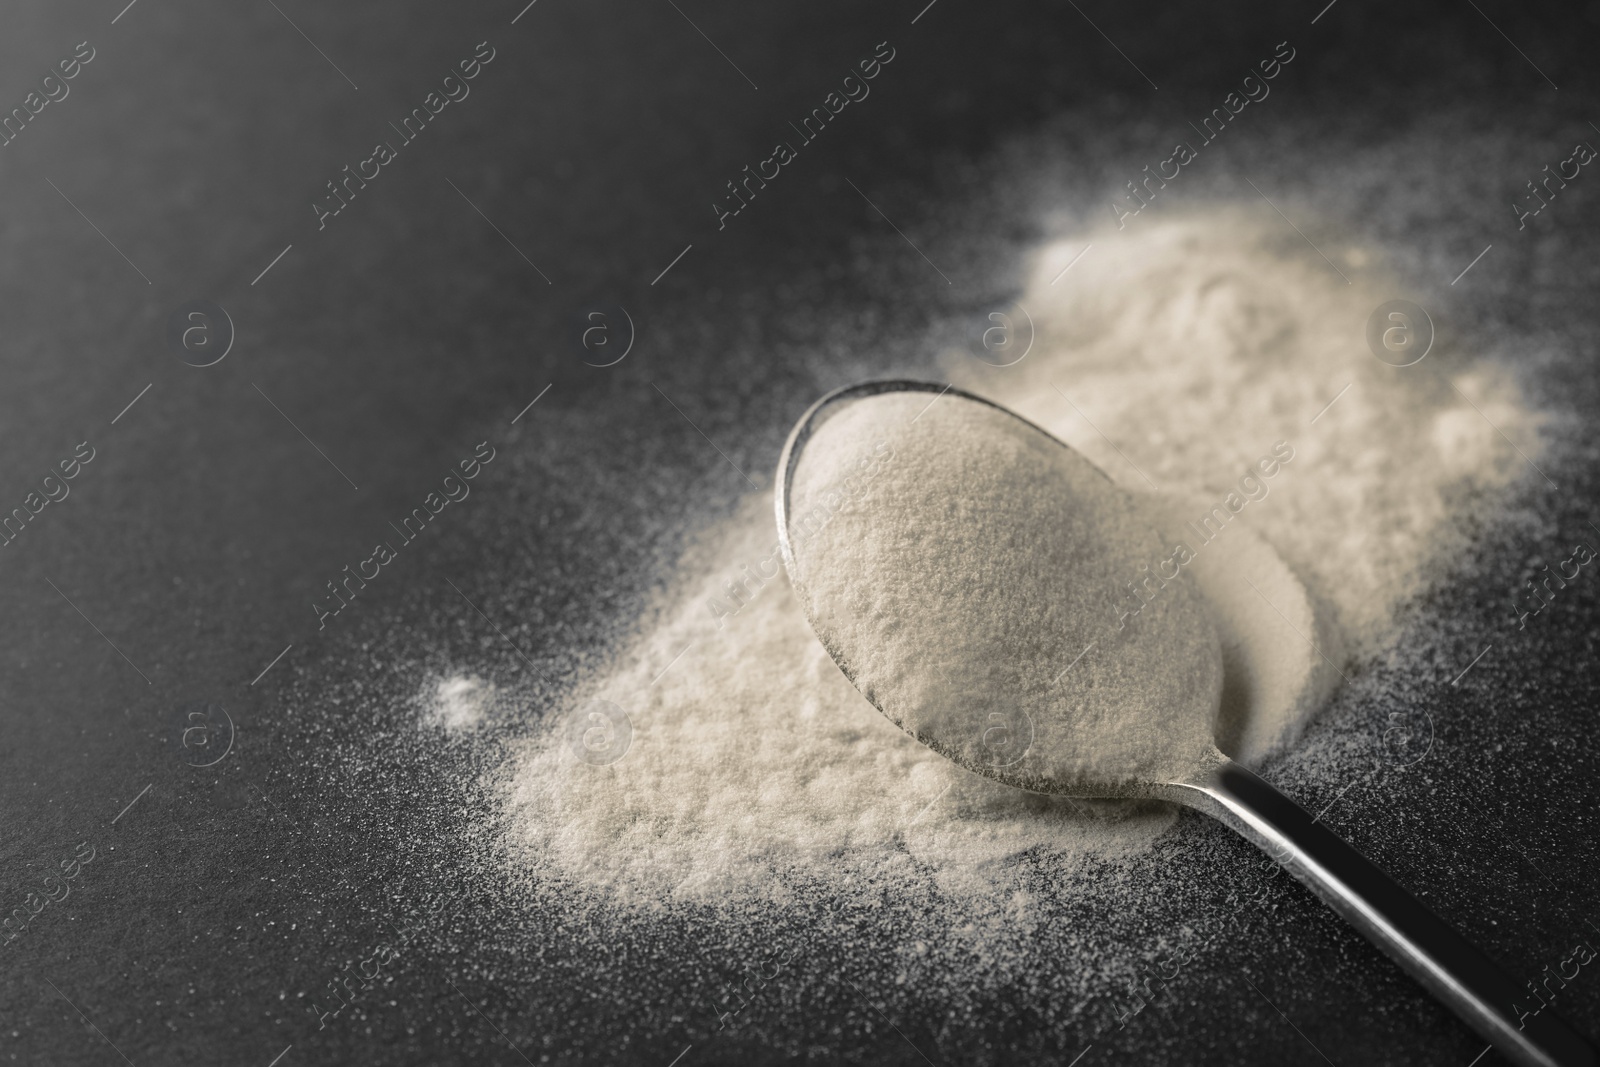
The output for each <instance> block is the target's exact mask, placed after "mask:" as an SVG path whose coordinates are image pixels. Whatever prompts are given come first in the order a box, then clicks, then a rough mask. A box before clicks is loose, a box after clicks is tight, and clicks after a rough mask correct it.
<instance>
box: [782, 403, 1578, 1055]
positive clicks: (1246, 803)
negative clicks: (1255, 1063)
mask: <svg viewBox="0 0 1600 1067" xmlns="http://www.w3.org/2000/svg"><path fill="white" fill-rule="evenodd" d="M888 393H929V394H938V395H937V396H934V397H933V398H932V399H931V400H930V404H931V403H933V402H946V403H977V404H983V405H987V407H989V408H992V409H995V410H997V411H1001V412H1004V413H1005V414H1006V415H1007V416H1009V417H1011V418H1014V419H1016V420H1017V421H1018V422H1019V423H1021V424H1022V425H1023V426H1026V427H1028V428H1029V429H1030V430H1032V431H1034V432H1036V433H1038V434H1040V435H1042V436H1044V437H1045V438H1046V439H1047V440H1049V441H1051V442H1054V443H1055V444H1056V445H1058V446H1059V447H1061V448H1063V449H1067V446H1066V445H1065V444H1062V443H1061V442H1059V441H1056V439H1055V438H1053V437H1050V435H1048V434H1046V433H1045V431H1043V430H1041V429H1039V428H1038V427H1037V426H1034V425H1033V424H1032V423H1030V422H1027V420H1025V419H1022V418H1021V417H1020V416H1017V415H1015V414H1014V413H1012V412H1010V411H1008V410H1006V409H1005V408H1002V407H1001V406H1000V405H998V404H994V403H992V402H991V401H988V400H984V399H983V398H981V397H978V396H975V395H973V394H971V393H967V392H965V391H963V390H960V389H955V388H953V387H950V386H941V385H934V384H929V383H924V382H913V381H880V382H867V383H863V384H860V385H854V386H849V387H847V388H844V389H839V390H835V391H834V392H832V393H829V394H828V395H827V396H824V397H823V398H822V399H821V400H819V401H817V402H816V403H815V404H813V405H812V406H811V408H810V409H809V410H808V411H807V412H806V413H805V415H804V416H802V417H801V419H800V421H799V422H798V423H797V424H796V425H795V428H794V430H793V431H792V432H791V433H790V435H789V440H788V443H787V444H786V445H785V446H784V450H783V455H782V457H781V459H780V460H779V462H778V477H777V489H776V494H775V496H776V509H777V521H778V536H779V543H780V545H781V547H782V551H783V559H784V564H785V566H786V568H787V569H788V572H789V576H790V579H791V581H792V582H793V584H794V586H795V589H796V591H797V592H798V593H799V594H800V599H801V601H802V603H803V604H804V605H805V609H806V613H807V617H808V619H809V620H810V622H811V625H812V627H813V629H815V630H817V632H818V636H819V639H820V640H822V642H823V645H824V647H826V648H827V650H828V653H829V655H831V656H832V657H833V659H834V662H835V663H836V664H838V666H839V668H840V669H841V670H842V671H843V672H844V674H845V677H847V678H849V679H850V681H851V684H853V685H857V687H858V688H860V687H861V683H860V682H858V680H857V673H858V672H857V671H855V670H853V669H852V666H851V664H853V663H865V662H867V657H869V656H870V655H871V654H872V652H873V650H872V649H867V648H839V647H834V646H833V645H832V644H831V643H830V642H829V641H828V640H827V639H826V638H824V637H823V636H822V635H823V633H824V632H825V630H826V629H827V627H825V626H824V625H823V624H822V623H821V622H820V620H819V618H818V617H817V614H816V611H815V605H814V604H813V602H812V600H811V599H810V597H809V596H808V595H807V591H806V590H805V588H804V586H803V585H802V580H801V576H802V574H803V573H804V569H805V568H803V567H802V566H801V565H800V563H799V560H798V557H797V555H796V548H797V546H796V543H795V539H794V538H793V537H791V529H790V524H791V518H792V514H793V511H792V506H791V501H790V499H789V497H790V492H791V489H792V487H793V485H794V482H795V471H796V468H797V466H798V464H799V461H800V458H801V455H802V453H803V451H804V449H805V447H806V444H807V442H808V441H809V440H810V439H811V437H812V435H813V433H814V431H815V430H816V429H817V427H818V426H819V424H820V422H821V420H822V419H823V418H824V417H825V416H827V415H829V414H831V413H833V409H834V408H835V406H836V405H840V404H846V403H850V402H854V401H861V400H865V399H868V398H871V397H874V396H881V395H883V394H888ZM924 410H926V409H924ZM919 417H920V416H919ZM1067 450H1068V451H1069V452H1070V451H1071V450H1070V449H1067ZM1073 455H1074V456H1075V457H1076V456H1077V453H1073ZM1078 458H1079V459H1080V460H1081V457H1078ZM1082 462H1083V463H1085V464H1087V462H1088V461H1087V460H1082ZM822 543H824V544H825V543H826V542H825V541H823V542H822ZM816 544H817V542H815V541H812V540H807V541H806V544H805V551H807V552H808V553H815V552H816V551H817V549H816V547H815V545H816ZM828 564H829V561H828V560H826V559H815V558H811V557H810V556H808V558H807V566H809V567H815V566H828ZM857 577H858V578H859V580H860V582H861V583H870V582H871V581H872V575H871V574H862V575H859V576H857ZM1017 595H1018V596H1019V597H1021V596H1026V595H1027V590H1024V589H1018V590H1017ZM917 622H918V620H917V619H915V618H907V619H902V620H900V623H901V624H902V625H904V626H916V625H917ZM1210 647H1212V648H1214V647H1215V645H1214V644H1213V645H1212V646H1210ZM962 652H963V650H962V649H959V648H949V649H940V650H939V652H938V655H940V656H942V657H958V656H960V655H962ZM869 688H871V691H870V692H869V691H867V690H866V689H864V690H863V693H864V695H866V696H867V698H868V699H869V700H870V701H871V702H872V703H873V705H874V706H875V707H877V708H878V710H879V711H881V712H884V714H886V715H888V716H889V717H890V719H891V720H892V721H895V722H897V723H900V722H903V721H904V718H905V716H904V712H905V708H903V707H898V706H897V701H902V702H903V700H904V699H905V698H904V695H903V694H896V693H894V692H885V691H884V689H883V688H882V687H881V685H880V686H878V687H876V688H872V687H869ZM891 707H894V711H895V713H891V710H890V709H891ZM957 718H958V719H959V716H958V717H957ZM933 722H934V724H935V728H934V729H930V728H928V726H927V724H926V723H924V724H922V725H921V726H919V728H918V729H917V730H916V731H915V732H913V736H915V737H917V739H918V740H919V741H921V742H922V743H923V744H926V745H928V746H929V747H930V748H932V749H934V750H935V751H937V752H939V753H941V754H942V755H945V756H946V757H947V758H950V759H952V760H954V761H955V762H957V763H958V764H960V765H961V766H963V767H965V768H966V769H967V770H970V771H974V772H976V773H978V774H982V775H985V776H988V777H991V778H997V779H999V780H1001V781H1007V782H1009V783H1010V784H1013V785H1021V786H1024V787H1025V788H1029V789H1032V790H1034V791H1036V792H1045V793H1058V794H1064V795H1070V796H1077V797H1129V796H1142V797H1153V798H1158V799H1162V800H1167V801H1172V802H1175V803H1178V804H1182V805H1184V806H1186V807H1190V808H1194V809H1195V810H1197V811H1202V812H1205V813H1206V814H1207V815H1210V816H1212V817H1213V818H1216V819H1218V820H1220V821H1221V822H1223V823H1224V824H1226V825H1227V826H1230V827H1232V828H1233V829H1234V830H1235V831H1237V832H1238V833H1239V834H1241V835H1242V836H1243V837H1244V838H1245V839H1246V840H1249V841H1251V842H1253V843H1254V844H1256V845H1257V846H1258V847H1260V848H1261V849H1263V850H1264V851H1265V852H1266V853H1267V854H1268V855H1269V856H1271V857H1272V858H1273V859H1275V860H1277V861H1278V862H1279V863H1280V864H1282V865H1283V866H1284V867H1285V868H1286V869H1287V870H1288V871H1289V872H1290V873H1291V874H1293V875H1294V876H1295V877H1296V878H1297V879H1299V880H1300V881H1301V882H1303V883H1304V884H1305V885H1306V886H1308V887H1309V888H1310V889H1311V890H1312V891H1313V892H1315V893H1316V894H1317V895H1318V896H1319V897H1321V898H1322V899H1323V900H1324V901H1325V902H1326V903H1327V904H1329V905H1330V906H1331V907H1332V908H1333V909H1334V910H1335V911H1337V912H1338V913H1339V914H1340V915H1341V916H1343V917H1344V919H1345V920H1346V921H1347V922H1349V923H1350V924H1351V925H1352V926H1354V927H1355V928H1356V929H1357V930H1359V931H1360V932H1361V933H1362V934H1364V935H1365V936H1366V937H1367V938H1368V939H1369V940H1371V941H1372V942H1373V943H1374V944H1376V945H1377V946H1378V947H1379V948H1380V949H1382V950H1383V951H1384V952H1385V953H1387V954H1388V955H1389V956H1390V957H1391V958H1392V959H1394V960H1395V961H1396V962H1397V963H1399V964H1400V966H1401V967H1402V968H1403V969H1405V970H1406V971H1407V972H1408V973H1409V974H1411V975H1412V977H1414V978H1415V979H1417V980H1418V981H1419V982H1421V983H1422V985H1423V986H1425V987H1426V988H1427V989H1428V990H1429V991H1430V992H1432V993H1433V995H1434V996H1435V997H1437V998H1438V999H1439V1000H1441V1001H1442V1002H1443V1003H1444V1004H1445V1005H1446V1006H1448V1007H1449V1008H1450V1009H1451V1010H1452V1011H1454V1012H1455V1013H1456V1014H1457V1015H1458V1016H1459V1017H1460V1018H1461V1019H1462V1020H1463V1021H1464V1022H1466V1023H1467V1024H1468V1025H1469V1026H1471V1027H1472V1028H1473V1029H1474V1030H1476V1031H1477V1032H1478V1033H1479V1034H1481V1035H1482V1036H1483V1037H1484V1039H1485V1040H1487V1041H1488V1042H1489V1043H1490V1044H1491V1045H1493V1046H1494V1047H1495V1048H1497V1049H1499V1050H1500V1051H1501V1052H1502V1053H1503V1054H1504V1055H1506V1056H1507V1057H1508V1058H1509V1059H1511V1060H1512V1061H1514V1062H1516V1063H1518V1064H1524V1065H1528V1067H1589V1065H1594V1064H1595V1063H1596V1056H1595V1052H1594V1049H1593V1047H1592V1046H1591V1045H1590V1044H1589V1043H1588V1041H1586V1040H1585V1039H1584V1038H1583V1037H1581V1036H1579V1034H1578V1033H1576V1032H1575V1031H1574V1030H1572V1029H1571V1028H1570V1027H1569V1026H1568V1025H1567V1024H1566V1023H1564V1022H1563V1021H1561V1020H1560V1019H1559V1018H1557V1017H1556V1016H1555V1014H1554V1013H1553V1012H1552V1011H1551V1010H1550V1009H1549V1008H1547V1007H1546V1008H1542V1010H1540V1008H1541V1004H1542V1002H1541V1001H1538V1000H1535V999H1533V998H1532V997H1530V996H1529V994H1528V991H1526V990H1524V989H1523V988H1521V987H1519V986H1518V985H1517V983H1515V982H1514V981H1512V980H1511V979H1510V978H1509V977H1508V976H1507V975H1506V974H1505V973H1504V972H1503V971H1502V970H1501V969H1500V968H1499V967H1498V966H1496V965H1495V964H1494V963H1493V962H1491V961H1490V960H1489V958H1488V957H1487V956H1485V955H1484V954H1483V953H1482V952H1480V951H1479V950H1478V949H1477V948H1476V947H1474V946H1473V945H1472V944H1471V943H1469V942H1468V941H1467V940H1466V939H1465V938H1463V937H1462V936H1461V935H1460V934H1458V933H1457V932H1456V931H1455V930H1454V929H1452V928H1451V927H1450V926H1449V925H1448V924H1446V923H1445V922H1444V921H1443V920H1442V919H1440V918H1439V917H1438V916H1437V915H1435V914H1434V913H1433V912H1431V911H1430V910H1428V909H1427V908H1426V907H1424V906H1423V905H1422V904H1421V903H1420V902H1419V901H1418V900H1417V899H1416V898H1415V897H1413V896H1412V895H1411V894H1410V893H1408V892H1406V890H1404V889H1403V888H1401V887H1400V886H1399V885H1398V884H1397V883H1396V882H1395V881H1394V880H1393V879H1391V878H1390V877H1389V876H1388V875H1387V874H1385V873H1384V872H1383V871H1382V870H1380V869H1379V868H1378V867H1377V866H1376V865H1375V864H1373V863H1372V862H1371V861H1370V860H1368V859H1366V858H1365V857H1363V856H1362V855H1361V854H1360V853H1359V852H1357V851H1356V850H1355V849H1354V848H1352V847H1351V846H1350V845H1348V844H1346V843H1345V842H1344V841H1343V840H1341V839H1340V838H1339V837H1338V836H1337V835H1335V834H1334V833H1332V832H1331V831H1329V830H1328V829H1327V828H1326V827H1325V826H1322V825H1320V824H1318V823H1317V822H1315V821H1314V820H1313V819H1312V817H1311V816H1310V815H1309V814H1308V813H1307V812H1306V811H1305V809H1303V808H1301V807H1300V806H1299V805H1298V804H1296V803H1294V801H1292V800H1290V799H1289V798H1288V797H1286V796H1284V795H1283V794H1282V793H1280V792H1279V791H1278V790H1277V789H1276V788H1274V787H1273V786H1272V785H1271V784H1269V783H1268V782H1267V781H1265V780H1264V779H1262V778H1260V777H1259V776H1257V775H1256V774H1254V773H1253V772H1251V771H1250V770H1247V769H1246V768H1244V767H1242V766H1240V765H1238V764H1236V763H1234V762H1233V761H1232V760H1230V759H1228V758H1227V757H1226V756H1224V755H1223V754H1222V753H1221V752H1220V751H1218V750H1217V749H1216V748H1215V747H1214V746H1213V747H1211V748H1210V750H1209V751H1208V752H1205V753H1204V754H1203V755H1202V756H1200V757H1199V758H1198V759H1195V760H1193V761H1192V764H1193V765H1192V766H1190V767H1189V768H1188V769H1187V770H1186V771H1184V772H1183V773H1181V774H1178V775H1176V776H1174V777H1171V778H1169V779H1166V780H1159V781H1144V782H1133V783H1129V782H1128V781H1125V780H1118V781H1111V782H1106V783H1103V784H1099V785H1097V784H1096V783H1086V782H1085V781H1084V780H1083V779H1082V778H1081V777H1076V776H1066V775H1062V776H1060V777H1058V778H1056V779H1054V780H1052V779H1051V778H1049V777H1048V776H1046V777H1044V778H1041V777H1040V776H1039V775H1038V774H1037V773H1034V774H1032V775H1031V776H1028V777H1025V778H1022V777H1018V776H1017V775H1016V774H1014V773H1011V772H1010V771H1009V769H1008V767H1007V766H1006V765H1005V764H1004V763H997V762H995V761H989V760H984V759H982V758H978V757H977V756H975V754H974V748H973V746H972V744H971V738H972V736H973V735H974V734H975V733H977V732H980V731H981V730H982V729H983V724H982V723H981V722H976V721H974V722H958V721H956V720H952V719H950V718H948V717H947V718H945V719H942V720H941V719H934V720H933ZM1064 732H1065V731H1063V733H1064ZM1047 766H1048V764H1047ZM1524 1005H1527V1007H1524ZM1530 1009H1531V1010H1530Z"/></svg>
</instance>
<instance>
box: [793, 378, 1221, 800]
mask: <svg viewBox="0 0 1600 1067" xmlns="http://www.w3.org/2000/svg"><path fill="white" fill-rule="evenodd" d="M930 398H931V399H930ZM884 435H886V436H887V437H888V439H889V440H890V441H891V442H892V444H893V453H892V462H887V463H886V464H885V470H884V471H883V472H882V473H881V474H879V476H878V478H877V480H876V491H875V493H874V494H873V498H872V500H871V501H870V502H867V501H862V500H860V499H857V500H853V501H849V502H847V503H843V504H841V505H840V506H839V507H838V508H837V510H835V511H832V512H831V514H830V517H829V521H827V522H825V523H821V524H819V525H820V528H819V529H818V530H816V532H815V533H813V534H810V536H806V533H807V531H806V528H805V519H806V517H807V516H808V515H809V514H811V513H813V510H814V509H815V507H816V503H815V502H818V501H822V502H826V501H828V500H830V499H832V498H833V497H836V496H838V495H839V491H838V490H837V489H836V488H834V487H835V486H838V485H840V484H842V483H843V482H844V481H845V479H846V478H848V477H849V476H850V475H851V473H852V472H853V471H854V470H855V469H856V465H857V463H858V458H859V456H860V454H861V453H862V452H864V451H865V450H866V449H867V448H869V447H870V445H871V442H872V440H873V439H874V437H877V436H884ZM790 496H791V503H792V505H793V507H794V511H793V514H794V515H795V516H796V521H795V522H791V523H790V535H791V538H792V541H793V545H794V549H793V562H794V568H795V569H794V571H793V576H794V578H795V582H796V584H797V586H798V587H799V589H800V592H801V599H802V600H803V602H804V603H805V605H806V608H807V612H808V614H809V615H810V617H811V620H812V622H813V624H814V625H815V626H816V628H817V633H818V636H819V637H821V638H822V642H823V644H824V645H825V646H826V647H828V648H829V649H830V650H833V652H834V654H835V656H836V658H837V659H838V661H839V663H840V665H841V667H843V668H844V669H845V671H846V673H847V674H849V675H850V677H851V679H852V680H853V681H854V682H855V684H856V686H857V687H858V688H859V689H860V690H861V692H862V693H863V694H865V695H866V696H867V698H868V699H869V700H871V701H872V702H873V703H874V704H875V705H876V706H877V707H878V708H880V709H881V710H882V711H883V712H884V714H886V715H888V716H889V718H890V719H891V720H892V721H893V722H894V723H895V724H896V725H898V726H900V727H901V728H902V729H904V730H906V731H907V732H908V733H910V734H911V735H912V736H914V737H916V738H918V739H919V740H921V741H923V742H924V743H925V744H928V745H929V746H931V747H933V748H934V749H935V750H936V751H939V752H941V753H943V754H945V755H946V756H948V757H950V758H951V759H953V760H955V761H956V762H957V763H959V764H961V765H962V766H964V767H967V768H969V769H971V770H975V771H977V772H978V773H981V774H986V775H989V776H991V777H994V778H996V779H998V780H1000V781H1004V782H1008V783H1010V784H1013V785H1018V786H1023V787H1025V788H1030V789H1034V790H1037V791H1039V792H1049V793H1066V794H1069V795H1072V796H1115V795H1125V794H1127V793H1129V792H1136V791H1137V790H1138V789H1139V787H1140V786H1142V785H1146V784H1149V783H1154V782H1164V781H1170V780H1173V779H1175V778H1177V777H1180V776H1181V775H1183V774H1184V772H1186V771H1188V770H1190V769H1192V768H1194V767H1195V766H1196V765H1198V764H1199V763H1201V762H1202V761H1204V760H1205V759H1206V757H1207V756H1208V755H1209V754H1210V753H1211V752H1212V749H1213V744H1212V730H1213V724H1214V722H1215V720H1216V716H1217V701H1218V695H1219V692H1220V690H1221V686H1222V658H1221V652H1220V649H1219V647H1218V642H1217V635H1216V631H1215V629H1214V628H1213V626H1212V622H1211V619H1210V616H1209V614H1208V613H1207V610H1206V608H1205V606H1204V604H1203V603H1202V601H1201V600H1200V597H1199V594H1198V593H1197V592H1196V591H1195V590H1194V588H1193V586H1192V584H1191V583H1188V582H1181V581H1174V582H1173V583H1171V586H1170V588H1167V589H1164V590H1162V592H1163V594H1164V595H1162V596H1159V597H1154V596H1153V597H1152V598H1151V599H1150V600H1149V601H1148V602H1145V603H1142V605H1141V606H1140V608H1139V609H1138V612H1137V615H1138V617H1137V619H1134V620H1132V621H1131V622H1130V619H1129V615H1130V614H1131V613H1130V612H1129V611H1128V610H1126V609H1124V610H1123V611H1122V612H1121V613H1120V614H1119V612H1118V604H1117V601H1116V600H1115V599H1114V598H1113V597H1112V596H1111V595H1110V594H1112V593H1113V592H1114V590H1116V588H1117V587H1118V586H1119V585H1120V584H1121V583H1122V582H1125V581H1128V580H1129V579H1130V578H1131V577H1133V576H1135V575H1137V574H1139V571H1140V568H1141V566H1146V565H1147V564H1146V562H1145V561H1147V560H1149V559H1153V558H1156V557H1158V556H1161V555H1164V554H1165V552H1166V548H1167V542H1166V540H1164V538H1163V535H1162V533H1161V532H1160V531H1159V530H1158V527H1157V520H1156V517H1155V513H1154V512H1153V511H1152V510H1151V509H1150V508H1149V507H1148V506H1146V504H1145V502H1144V501H1142V500H1140V499H1138V498H1136V497H1135V496H1133V495H1132V494H1130V493H1128V492H1127V491H1126V490H1124V489H1122V488H1120V487H1118V486H1117V485H1116V484H1114V483H1113V482H1112V481H1111V480H1110V479H1108V478H1107V477H1106V476H1105V475H1104V474H1102V473H1101V472H1100V471H1098V470H1096V469H1095V468H1094V467H1093V466H1092V465H1091V464H1089V463H1088V462H1087V461H1086V460H1084V458H1083V457H1082V456H1080V455H1078V454H1077V453H1076V452H1073V451H1072V450H1071V449H1068V448H1064V447H1063V446H1062V445H1061V443H1060V442H1058V441H1056V440H1054V439H1052V438H1050V437H1049V436H1048V435H1046V434H1044V433H1042V432H1041V431H1040V430H1038V429H1037V428H1036V427H1034V426H1031V425H1029V424H1028V423H1026V422H1024V421H1022V420H1021V419H1018V418H1016V417H1015V416H1013V415H1010V414H1008V413H1006V412H1004V411H1001V410H999V409H998V408H995V407H993V406H991V405H989V404H985V403H982V402H980V401H976V400H972V399H969V398H967V397H964V396H960V395H949V396H946V395H940V394H936V393H934V392H931V391H930V392H893V393H881V394H877V395H872V396H866V397H860V398H856V399H849V400H844V401H840V402H838V403H836V404H835V405H833V406H832V407H831V408H829V409H826V410H825V411H824V412H823V413H822V415H821V418H820V421H819V424H818V425H815V426H814V427H813V429H812V432H811V436H810V437H809V439H808V440H807V442H806V445H805V448H804V450H803V451H802V453H801V455H800V458H799V460H798V463H797V464H796V466H795V469H794V477H793V483H792V488H791V493H790Z"/></svg>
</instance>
